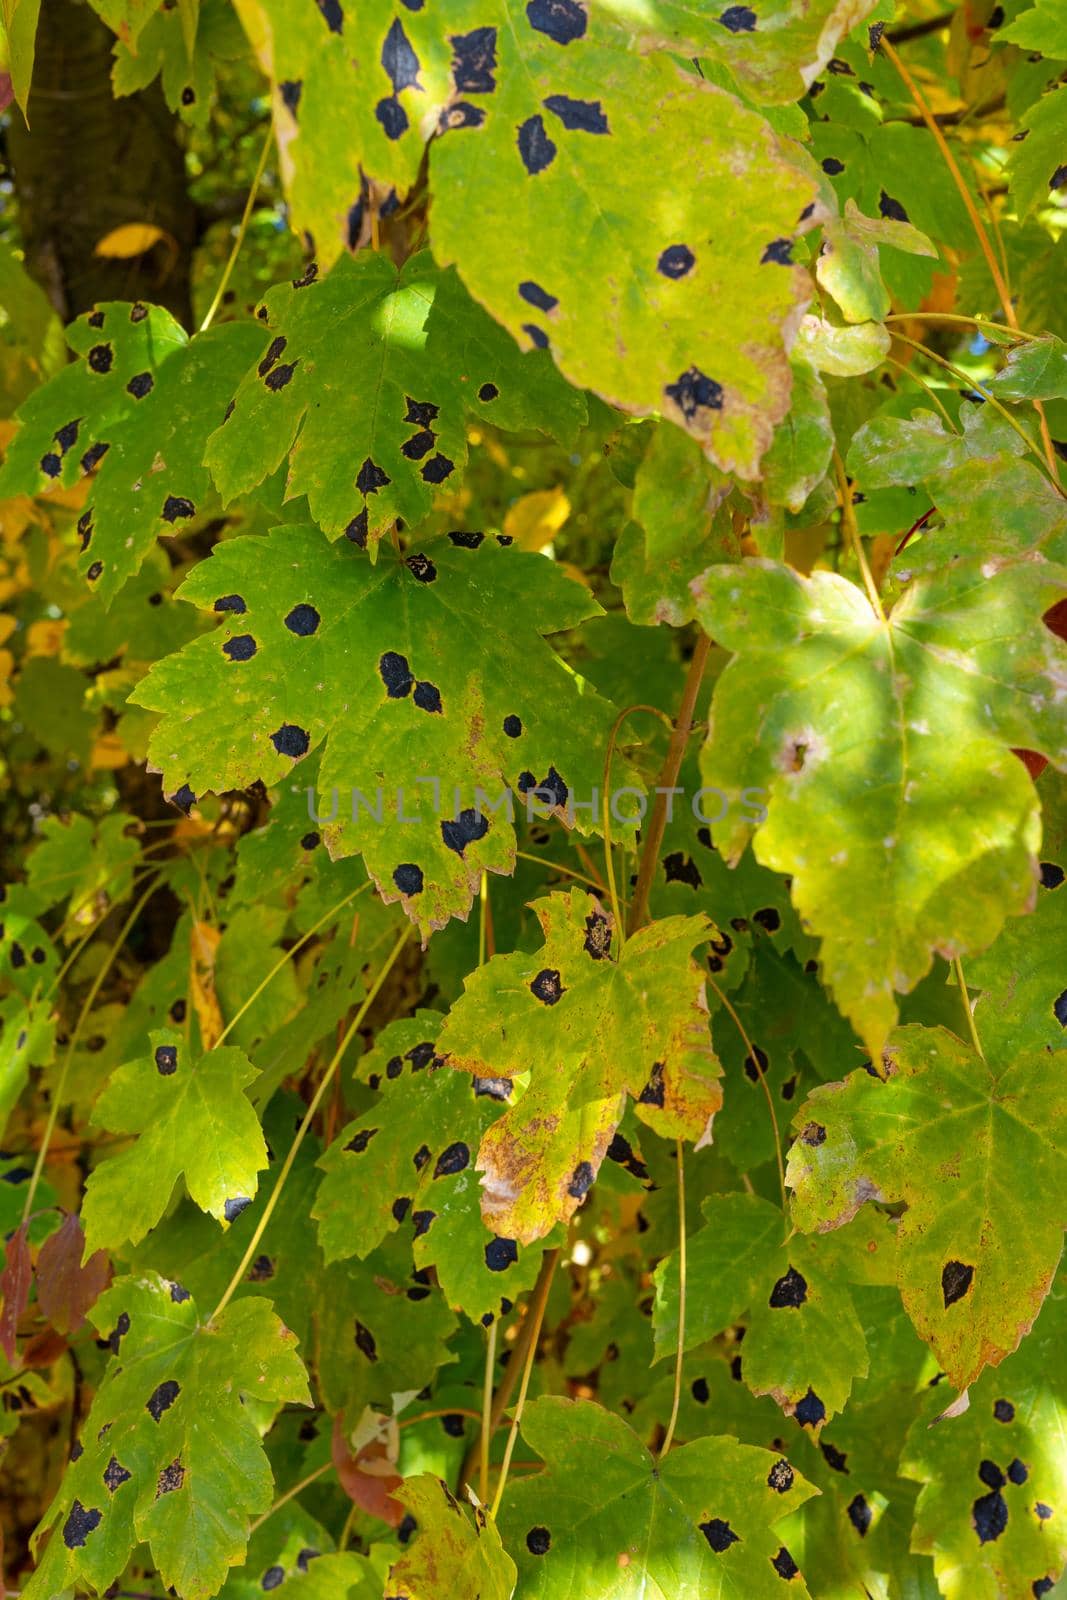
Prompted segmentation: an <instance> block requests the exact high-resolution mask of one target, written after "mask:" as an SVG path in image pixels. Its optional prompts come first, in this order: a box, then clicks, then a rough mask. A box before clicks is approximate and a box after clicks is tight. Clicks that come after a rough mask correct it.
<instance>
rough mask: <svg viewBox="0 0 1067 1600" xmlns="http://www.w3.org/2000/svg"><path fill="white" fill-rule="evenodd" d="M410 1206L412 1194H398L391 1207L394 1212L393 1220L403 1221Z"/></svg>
mask: <svg viewBox="0 0 1067 1600" xmlns="http://www.w3.org/2000/svg"><path fill="white" fill-rule="evenodd" d="M410 1208H411V1196H410V1195H406V1194H401V1195H398V1196H397V1198H396V1199H395V1200H394V1201H393V1203H392V1205H391V1206H390V1208H389V1209H390V1210H391V1211H392V1213H393V1221H394V1222H403V1220H404V1218H405V1217H406V1216H407V1214H408V1211H409V1210H410Z"/></svg>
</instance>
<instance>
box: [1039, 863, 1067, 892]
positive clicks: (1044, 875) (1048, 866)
mask: <svg viewBox="0 0 1067 1600" xmlns="http://www.w3.org/2000/svg"><path fill="white" fill-rule="evenodd" d="M1063 876H1064V874H1063V868H1062V867H1060V866H1057V864H1056V862H1055V861H1042V863H1041V887H1042V889H1058V888H1059V886H1060V884H1061V883H1062V882H1063Z"/></svg>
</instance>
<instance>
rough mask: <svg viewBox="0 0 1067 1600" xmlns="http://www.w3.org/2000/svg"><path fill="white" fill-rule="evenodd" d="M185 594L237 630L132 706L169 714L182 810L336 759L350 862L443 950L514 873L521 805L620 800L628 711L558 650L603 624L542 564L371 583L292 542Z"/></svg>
mask: <svg viewBox="0 0 1067 1600" xmlns="http://www.w3.org/2000/svg"><path fill="white" fill-rule="evenodd" d="M279 574H283V575H284V577H281V578H280V577H279ZM181 595H182V597H183V598H184V599H187V600H191V601H194V602H196V603H198V604H200V605H201V606H203V607H204V608H205V609H212V608H213V609H214V610H215V611H216V612H219V613H221V614H222V615H223V617H224V621H225V626H224V627H223V628H222V629H221V630H220V631H219V632H217V633H212V634H210V635H206V636H204V637H201V638H200V639H197V640H195V641H194V642H193V643H192V644H190V645H188V646H187V647H186V649H184V650H183V651H181V653H180V654H178V655H176V656H171V657H168V658H167V659H166V660H163V661H160V662H158V663H157V664H156V665H155V666H154V667H153V668H152V670H151V671H150V672H149V673H148V675H147V677H146V678H145V679H144V680H143V681H142V682H141V683H140V684H139V685H138V687H137V689H136V691H135V694H134V696H133V697H132V698H134V699H135V701H136V703H137V704H139V705H143V706H147V707H149V708H151V709H153V710H156V711H161V712H163V713H164V715H163V717H162V719H161V721H160V723H159V725H158V727H157V729H156V731H155V733H154V735H153V737H152V740H151V742H150V745H149V756H150V759H151V761H152V762H153V763H155V765H156V766H157V768H159V769H160V770H162V773H163V785H164V790H165V792H166V793H167V794H170V793H172V792H174V791H176V790H178V789H179V788H181V786H182V785H188V786H189V787H190V788H191V789H192V790H193V792H194V793H196V794H201V793H202V792H203V791H204V790H205V789H215V790H216V791H217V790H222V789H229V788H245V787H247V786H248V785H249V784H250V783H252V782H253V781H254V780H255V779H256V778H261V779H262V780H263V781H264V782H265V783H268V784H271V783H275V782H277V781H278V780H279V779H280V778H282V777H283V776H287V775H288V774H289V773H290V772H292V771H293V768H294V765H295V763H296V762H297V761H299V760H300V759H301V758H302V757H303V756H304V755H305V754H307V753H309V752H310V751H311V750H313V749H314V748H315V747H316V746H317V745H320V744H322V743H323V741H324V740H325V749H324V751H323V755H322V761H321V766H320V769H319V785H320V795H319V801H318V814H319V815H322V816H324V817H325V818H326V819H327V820H326V821H324V823H323V824H322V825H321V833H322V837H323V838H324V840H325V842H326V844H327V846H328V848H329V850H330V853H331V855H333V856H335V857H337V856H348V855H352V854H354V853H355V852H356V851H358V852H360V853H361V854H362V855H363V857H364V860H365V862H366V865H367V869H368V872H369V873H370V875H371V876H372V877H373V878H374V880H375V882H376V883H377V885H378V887H379V890H380V891H381V892H382V894H383V895H384V896H385V898H386V899H387V900H397V899H401V898H402V899H403V904H404V909H405V911H407V913H408V915H409V916H410V917H411V918H412V919H413V920H414V921H415V922H416V923H417V924H418V926H419V928H420V930H422V931H423V933H424V934H425V933H428V932H429V931H430V930H431V929H433V928H439V927H442V926H444V924H445V923H446V922H447V921H448V919H449V917H451V916H461V917H463V916H466V913H467V910H468V908H469V906H470V904H471V900H472V897H473V893H474V890H475V889H476V888H477V885H478V883H479V880H480V875H481V872H482V871H483V870H486V869H488V870H489V871H492V872H505V873H506V872H510V871H511V869H512V866H513V864H514V859H515V855H514V852H515V840H514V827H513V823H512V820H510V819H511V817H512V816H513V802H512V798H511V791H512V790H517V791H518V793H519V795H520V797H521V796H522V795H524V794H526V793H527V792H528V791H533V790H534V789H535V787H537V793H538V794H539V795H543V796H548V797H549V798H548V799H547V800H546V807H547V808H548V809H551V807H552V801H553V800H555V801H556V802H558V805H559V807H560V809H561V811H562V812H564V813H565V812H566V807H567V803H568V800H569V799H570V797H572V796H573V797H574V798H575V800H576V802H577V801H580V802H582V803H583V804H588V802H587V801H586V796H587V795H589V794H590V793H591V792H592V790H593V789H594V788H595V787H597V786H598V785H599V784H600V783H601V781H602V778H601V760H600V754H599V752H600V751H601V750H602V749H603V748H604V747H605V746H606V743H607V738H608V734H609V731H610V728H611V723H612V719H613V715H614V713H613V708H612V707H611V706H610V705H609V704H608V703H607V701H604V700H601V699H600V697H599V696H598V695H596V694H595V693H594V692H593V691H592V690H591V689H590V687H589V685H587V684H584V683H583V682H582V681H581V679H579V678H577V677H576V676H575V675H574V674H572V673H571V672H569V671H568V670H567V668H566V667H565V666H564V664H563V663H562V662H561V661H560V659H559V658H558V656H556V655H555V653H554V652H553V651H552V649H551V648H550V647H549V646H548V645H547V644H545V643H544V642H543V639H542V637H541V636H542V635H544V634H548V633H553V632H556V631H557V630H559V629H562V628H568V627H573V626H574V625H575V624H576V623H578V622H579V621H581V620H582V618H584V617H588V616H591V615H596V614H597V613H598V611H599V609H600V608H599V607H598V606H597V604H596V602H595V601H594V600H593V599H592V598H591V596H590V595H589V593H588V591H586V590H585V589H583V588H582V587H581V586H580V585H578V584H576V583H574V582H573V581H572V580H571V579H570V578H568V577H567V576H566V575H565V574H564V573H563V572H562V571H561V570H560V568H559V567H557V566H556V565H555V564H554V563H552V562H550V561H548V560H546V559H545V558H544V557H543V556H539V555H528V554H526V553H525V552H523V551H520V550H518V549H506V548H501V546H500V545H499V544H498V542H497V540H495V539H491V538H483V536H482V535H481V534H476V533H456V534H454V535H451V536H449V537H448V538H444V539H434V540H428V541H427V542H426V543H425V544H422V545H419V546H417V547H415V548H414V550H413V552H412V554H411V555H409V556H408V557H407V558H406V559H405V560H401V559H399V558H396V557H394V556H390V558H389V559H387V560H380V561H379V562H378V563H377V564H376V565H375V566H372V565H371V563H370V562H369V561H368V560H367V558H366V557H365V556H362V555H361V554H360V553H359V552H358V551H355V550H354V549H353V548H352V546H351V545H350V544H349V543H348V542H347V541H345V540H342V541H340V542H339V543H338V544H336V545H330V544H328V543H327V542H326V541H325V540H324V539H323V537H322V535H321V534H320V533H319V532H318V531H317V530H316V529H315V528H311V527H297V528H280V529H275V530H274V531H273V532H272V533H271V534H270V536H269V538H268V539H266V540H262V539H235V540H232V541H230V542H229V543H227V544H224V545H221V546H220V547H219V548H218V549H217V550H216V551H215V553H214V554H213V556H212V557H211V559H210V560H209V561H205V562H202V563H201V564H200V566H199V567H197V568H196V569H195V570H194V572H193V573H192V574H191V575H190V577H189V578H187V579H186V581H185V583H184V584H183V586H182V589H181ZM475 644H476V646H477V651H478V662H479V670H478V672H477V673H476V674H475V673H472V672H471V669H470V668H471V656H470V652H471V650H472V648H473V647H474V646H475ZM509 786H510V787H509ZM331 790H332V791H333V798H334V799H335V800H336V801H337V805H336V807H334V808H331V798H330V797H331ZM357 795H358V796H359V797H361V798H359V799H355V798H354V796H357ZM520 804H521V798H520ZM479 807H480V808H481V814H480V815H479V814H478V810H479ZM399 808H402V809H399ZM544 809H545V807H541V811H542V814H543V812H544ZM331 810H333V812H334V815H335V816H336V820H333V819H332V817H331ZM357 810H358V820H357V819H356V818H355V817H354V816H353V812H354V811H357ZM571 817H572V819H573V821H574V824H575V826H577V828H578V829H579V831H581V832H588V831H590V830H592V829H593V828H596V827H598V826H599V821H598V820H597V819H592V818H590V817H589V815H588V813H587V812H585V811H578V810H577V805H575V807H574V808H573V810H572V812H571ZM316 826H318V825H316Z"/></svg>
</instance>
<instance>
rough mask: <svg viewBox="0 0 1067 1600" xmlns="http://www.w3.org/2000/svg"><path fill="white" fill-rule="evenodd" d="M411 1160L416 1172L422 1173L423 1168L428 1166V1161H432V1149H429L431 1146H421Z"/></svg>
mask: <svg viewBox="0 0 1067 1600" xmlns="http://www.w3.org/2000/svg"><path fill="white" fill-rule="evenodd" d="M411 1159H412V1162H413V1163H414V1166H415V1171H416V1172H421V1171H422V1169H423V1167H424V1166H425V1165H426V1163H427V1161H429V1159H430V1147H429V1145H428V1144H420V1145H419V1148H418V1149H417V1150H416V1151H415V1154H414V1155H413V1156H412V1158H411Z"/></svg>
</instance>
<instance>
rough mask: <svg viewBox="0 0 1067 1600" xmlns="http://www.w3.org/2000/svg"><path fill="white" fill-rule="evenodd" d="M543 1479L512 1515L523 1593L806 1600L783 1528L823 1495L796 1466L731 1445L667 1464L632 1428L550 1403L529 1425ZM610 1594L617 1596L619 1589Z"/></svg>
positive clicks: (508, 1502) (722, 1440) (698, 1450)
mask: <svg viewBox="0 0 1067 1600" xmlns="http://www.w3.org/2000/svg"><path fill="white" fill-rule="evenodd" d="M523 1437H524V1438H525V1440H526V1442H527V1443H528V1444H529V1445H530V1446H531V1447H532V1448H533V1449H534V1450H536V1452H537V1454H538V1455H540V1456H542V1457H544V1460H545V1467H544V1469H543V1470H542V1471H541V1472H538V1473H535V1474H534V1475H533V1476H532V1477H528V1478H526V1479H525V1480H524V1481H522V1482H513V1483H512V1484H509V1486H508V1491H507V1494H506V1496H505V1499H504V1504H503V1507H502V1508H501V1518H500V1521H501V1528H502V1530H503V1536H504V1544H505V1547H506V1548H507V1549H509V1550H511V1551H513V1552H514V1553H515V1558H516V1561H517V1564H518V1568H519V1586H520V1587H519V1592H520V1593H521V1594H523V1595H527V1594H528V1595H530V1596H534V1595H536V1596H538V1597H539V1600H542V1597H543V1600H579V1596H586V1595H589V1594H594V1593H596V1594H602V1595H605V1596H607V1595H610V1596H611V1597H612V1600H645V1597H648V1596H655V1600H667V1597H668V1596H672V1597H674V1600H704V1596H706V1595H709V1594H713V1595H722V1596H723V1597H724V1600H725V1597H726V1596H730V1597H731V1600H732V1597H734V1596H736V1597H737V1600H741V1596H745V1600H764V1597H766V1600H778V1596H780V1595H781V1594H783V1593H784V1592H786V1591H785V1589H784V1585H785V1584H788V1585H789V1593H791V1594H795V1595H806V1594H807V1593H808V1590H807V1586H806V1584H805V1583H804V1579H803V1577H802V1576H801V1575H800V1571H799V1568H798V1565H797V1563H796V1561H795V1560H794V1559H793V1557H792V1555H791V1554H790V1552H789V1550H788V1549H787V1548H786V1546H785V1545H784V1544H783V1542H782V1539H781V1537H780V1536H779V1535H778V1533H777V1532H776V1528H775V1524H776V1523H778V1522H780V1521H781V1520H782V1519H783V1518H784V1517H786V1516H788V1515H789V1513H790V1512H792V1511H794V1510H795V1509H796V1507H797V1506H799V1505H801V1504H803V1502H804V1501H805V1500H806V1499H807V1498H808V1496H809V1495H810V1494H811V1493H812V1489H811V1485H810V1484H808V1483H807V1482H806V1481H805V1480H804V1478H802V1477H801V1475H800V1473H799V1472H798V1471H796V1470H795V1468H793V1467H792V1466H791V1465H790V1464H789V1462H788V1461H787V1460H786V1459H785V1457H784V1456H782V1455H778V1456H776V1455H775V1454H774V1453H773V1452H772V1451H770V1450H757V1449H754V1448H753V1447H752V1446H751V1445H743V1444H738V1442H737V1440H736V1439H732V1438H730V1437H729V1436H728V1435H720V1436H719V1437H715V1438H713V1437H708V1438H704V1439H695V1440H693V1442H692V1443H691V1444H687V1445H683V1446H681V1447H680V1448H678V1449H675V1450H672V1451H671V1452H670V1454H669V1455H668V1456H665V1457H664V1458H663V1460H662V1461H660V1462H658V1463H657V1462H656V1461H654V1459H653V1457H652V1456H651V1455H650V1454H649V1452H648V1451H647V1450H646V1449H645V1448H644V1446H643V1445H642V1444H641V1442H640V1440H639V1439H638V1437H637V1435H636V1434H635V1433H633V1432H632V1430H631V1429H630V1428H628V1427H627V1425H626V1423H625V1422H624V1421H622V1419H621V1418H618V1417H614V1416H612V1415H611V1414H610V1413H609V1412H607V1411H605V1410H603V1409H602V1408H601V1407H600V1406H595V1405H592V1404H591V1403H590V1402H588V1401H573V1400H563V1399H560V1398H558V1397H556V1396H547V1397H544V1398H542V1399H539V1400H535V1401H533V1402H532V1403H531V1404H529V1405H528V1406H527V1407H526V1411H525V1413H524V1415H523ZM608 1585H610V1587H607V1586H608Z"/></svg>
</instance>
